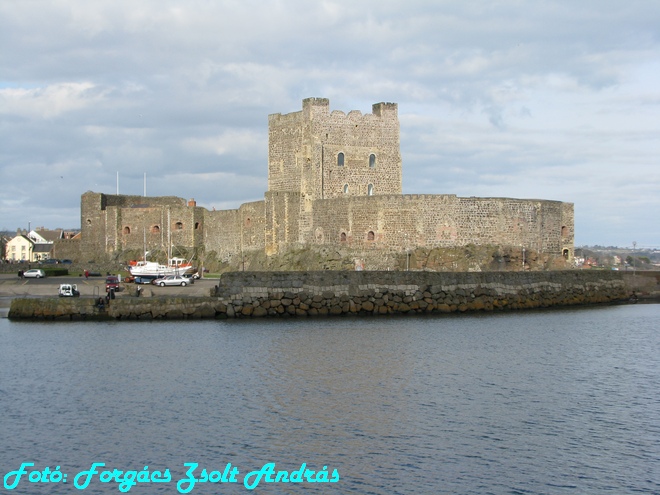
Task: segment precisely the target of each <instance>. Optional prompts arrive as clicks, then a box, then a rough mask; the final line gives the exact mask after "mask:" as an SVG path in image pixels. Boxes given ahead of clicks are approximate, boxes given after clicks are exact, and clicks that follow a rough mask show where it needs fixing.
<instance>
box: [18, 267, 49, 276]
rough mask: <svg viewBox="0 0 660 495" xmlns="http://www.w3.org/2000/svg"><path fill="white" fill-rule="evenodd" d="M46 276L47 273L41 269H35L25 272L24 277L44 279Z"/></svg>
mask: <svg viewBox="0 0 660 495" xmlns="http://www.w3.org/2000/svg"><path fill="white" fill-rule="evenodd" d="M45 276H46V273H45V272H44V271H43V270H41V269H39V268H33V269H32V270H25V271H24V272H23V277H25V278H44V277H45Z"/></svg>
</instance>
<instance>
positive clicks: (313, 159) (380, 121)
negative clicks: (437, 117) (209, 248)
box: [266, 98, 402, 253]
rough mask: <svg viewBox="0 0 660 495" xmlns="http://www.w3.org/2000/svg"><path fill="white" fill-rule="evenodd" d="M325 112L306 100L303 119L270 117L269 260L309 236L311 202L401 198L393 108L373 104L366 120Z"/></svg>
mask: <svg viewBox="0 0 660 495" xmlns="http://www.w3.org/2000/svg"><path fill="white" fill-rule="evenodd" d="M329 107H330V102H329V100H328V99H327V98H307V99H305V100H303V109H302V111H299V112H293V113H289V114H286V115H282V114H279V113H278V114H273V115H270V116H269V119H268V192H267V193H266V211H267V215H268V218H267V222H268V227H269V228H267V230H266V249H267V252H269V253H274V252H277V251H278V246H280V245H283V244H284V245H290V244H292V243H293V244H295V243H300V242H303V239H305V238H307V237H308V236H309V229H311V227H312V223H311V214H312V210H313V202H314V201H316V200H324V199H330V198H339V197H350V196H374V195H382V194H401V190H402V186H401V183H402V171H401V155H400V152H399V119H398V113H397V104H396V103H376V104H374V105H373V107H372V112H373V113H371V114H366V115H362V113H361V112H359V111H357V110H353V111H351V112H349V113H348V114H345V113H344V112H341V111H333V112H332V113H331V112H330V110H329ZM294 215H295V216H294Z"/></svg>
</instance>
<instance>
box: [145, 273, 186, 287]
mask: <svg viewBox="0 0 660 495" xmlns="http://www.w3.org/2000/svg"><path fill="white" fill-rule="evenodd" d="M151 283H152V284H154V285H159V286H161V287H165V286H166V285H180V286H181V287H185V286H186V285H188V284H189V283H190V280H188V279H187V278H184V277H181V276H179V275H168V276H167V277H162V278H157V279H156V280H154V281H153V282H151Z"/></svg>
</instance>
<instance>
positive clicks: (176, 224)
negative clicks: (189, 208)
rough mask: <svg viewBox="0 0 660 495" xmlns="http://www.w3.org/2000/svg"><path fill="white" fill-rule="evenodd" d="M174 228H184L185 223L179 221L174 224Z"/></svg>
mask: <svg viewBox="0 0 660 495" xmlns="http://www.w3.org/2000/svg"><path fill="white" fill-rule="evenodd" d="M174 230H183V223H181V222H177V223H175V224H174Z"/></svg>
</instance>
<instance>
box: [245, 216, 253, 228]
mask: <svg viewBox="0 0 660 495" xmlns="http://www.w3.org/2000/svg"><path fill="white" fill-rule="evenodd" d="M250 225H252V220H250V217H247V218H246V219H245V226H246V227H249V226H250Z"/></svg>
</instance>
